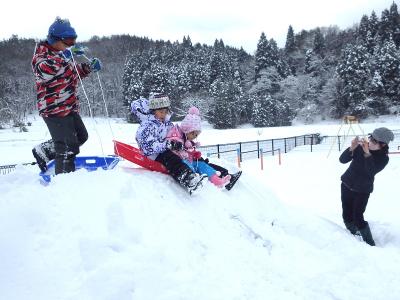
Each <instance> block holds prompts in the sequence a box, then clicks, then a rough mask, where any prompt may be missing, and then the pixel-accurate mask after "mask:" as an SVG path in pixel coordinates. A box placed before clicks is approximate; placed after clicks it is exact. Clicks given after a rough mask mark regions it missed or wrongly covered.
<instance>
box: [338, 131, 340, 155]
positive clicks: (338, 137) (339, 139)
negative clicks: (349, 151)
mask: <svg viewBox="0 0 400 300" xmlns="http://www.w3.org/2000/svg"><path fill="white" fill-rule="evenodd" d="M338 145H339V152H340V135H338Z"/></svg>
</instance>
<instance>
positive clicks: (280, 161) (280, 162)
mask: <svg viewBox="0 0 400 300" xmlns="http://www.w3.org/2000/svg"><path fill="white" fill-rule="evenodd" d="M278 155H279V165H281V164H282V160H281V148H279V149H278Z"/></svg>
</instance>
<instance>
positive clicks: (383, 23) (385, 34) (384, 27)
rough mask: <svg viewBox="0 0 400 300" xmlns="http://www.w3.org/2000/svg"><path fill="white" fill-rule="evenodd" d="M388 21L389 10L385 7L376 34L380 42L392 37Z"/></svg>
mask: <svg viewBox="0 0 400 300" xmlns="http://www.w3.org/2000/svg"><path fill="white" fill-rule="evenodd" d="M391 25H392V24H391V21H390V12H389V11H388V10H387V9H385V10H383V11H382V15H381V19H380V21H379V25H378V35H379V40H380V42H381V43H384V42H385V41H388V40H390V39H392V26H391Z"/></svg>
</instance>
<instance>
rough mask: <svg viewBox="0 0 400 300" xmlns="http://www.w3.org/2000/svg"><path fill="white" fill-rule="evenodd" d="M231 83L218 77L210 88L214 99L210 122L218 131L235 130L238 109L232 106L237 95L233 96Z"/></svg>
mask: <svg viewBox="0 0 400 300" xmlns="http://www.w3.org/2000/svg"><path fill="white" fill-rule="evenodd" d="M231 88H232V87H231V84H230V82H225V81H224V80H223V78H221V77H218V78H217V79H216V80H214V82H213V83H212V84H211V86H210V94H211V95H212V98H213V100H214V101H213V103H212V104H211V107H210V110H209V112H208V116H209V118H208V121H209V122H210V123H211V124H212V125H213V126H214V128H217V129H226V128H235V126H236V121H237V116H236V107H235V106H234V105H232V104H233V103H232V101H233V99H234V96H235V95H232V90H231Z"/></svg>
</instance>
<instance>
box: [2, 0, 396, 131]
mask: <svg viewBox="0 0 400 300" xmlns="http://www.w3.org/2000/svg"><path fill="white" fill-rule="evenodd" d="M288 22H290V20H288ZM355 22H357V20H355ZM37 42H38V41H35V40H33V39H21V38H19V37H18V36H17V35H13V36H12V37H10V38H9V39H7V40H3V41H0V57H1V60H0V128H2V127H5V126H10V125H11V126H21V124H24V123H25V122H26V117H27V115H28V114H31V113H34V114H37V110H36V92H35V87H34V76H33V74H32V69H31V68H32V67H31V59H32V55H33V51H34V48H35V44H36V43H37ZM80 44H82V45H84V46H86V47H87V48H88V53H87V55H88V56H90V57H98V58H100V59H101V61H102V65H103V68H102V70H101V72H99V73H98V74H99V76H98V77H97V76H91V78H89V79H85V80H84V81H83V84H84V91H85V94H86V95H85V94H84V93H83V91H82V90H83V89H82V88H81V89H80V91H79V96H80V105H81V107H80V110H81V114H83V115H90V110H91V113H92V115H93V116H106V115H107V112H106V109H105V105H104V101H105V103H106V105H107V109H108V110H107V111H108V115H109V116H110V117H122V118H125V119H126V120H127V122H132V121H133V120H132V119H131V118H130V114H129V106H130V102H131V101H132V100H135V99H137V98H139V97H148V95H149V93H150V92H162V93H166V94H167V95H169V97H170V98H171V101H172V111H173V112H174V114H173V118H174V119H179V118H180V117H181V116H182V115H183V114H184V113H185V111H186V110H187V109H188V108H189V107H190V106H192V105H196V106H198V107H199V108H200V110H201V112H202V114H203V116H204V117H205V119H207V120H208V122H209V123H210V124H212V125H213V126H214V127H215V128H236V127H237V126H239V125H241V124H244V123H250V124H252V125H254V126H255V127H265V126H282V125H290V124H291V122H292V121H293V120H298V121H301V122H304V123H312V122H315V121H319V120H323V119H326V118H342V117H343V116H344V115H354V116H357V117H358V118H360V119H362V118H366V117H368V116H373V115H382V114H398V113H400V97H399V96H400V95H399V94H400V87H399V84H400V68H399V66H400V50H399V46H400V16H399V13H398V8H397V5H396V3H395V2H393V3H392V5H391V6H390V8H388V9H385V10H383V11H382V12H381V13H380V15H379V16H378V15H377V14H376V12H374V11H372V12H371V14H370V15H364V16H362V18H361V20H359V21H358V23H356V25H354V26H353V27H351V28H347V29H343V30H342V29H339V28H338V27H337V26H330V27H318V28H315V29H312V30H301V29H300V30H299V31H296V30H295V28H293V27H292V26H290V25H289V26H288V31H287V37H286V43H285V45H284V47H282V48H279V47H278V46H277V43H276V41H275V40H274V39H273V38H269V37H267V36H266V34H265V33H264V32H262V33H260V38H259V40H258V43H257V48H256V51H255V53H251V54H250V53H247V52H246V51H244V50H243V49H242V48H240V49H237V48H235V47H231V46H229V45H225V43H224V41H223V40H222V39H219V40H215V42H214V44H213V45H205V44H199V43H194V42H192V40H191V38H190V36H184V37H183V39H182V41H174V42H171V41H164V40H152V39H150V38H147V37H137V36H130V35H114V36H110V37H98V36H93V37H92V38H91V39H90V40H89V41H85V42H82V43H80ZM82 59H84V58H81V57H78V58H77V61H80V60H82ZM103 95H104V98H103ZM86 96H87V98H86Z"/></svg>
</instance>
